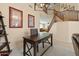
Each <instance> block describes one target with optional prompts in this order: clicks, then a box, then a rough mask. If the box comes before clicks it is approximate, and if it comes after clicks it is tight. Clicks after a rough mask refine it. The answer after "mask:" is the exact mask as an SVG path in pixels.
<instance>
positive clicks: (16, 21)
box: [9, 7, 23, 28]
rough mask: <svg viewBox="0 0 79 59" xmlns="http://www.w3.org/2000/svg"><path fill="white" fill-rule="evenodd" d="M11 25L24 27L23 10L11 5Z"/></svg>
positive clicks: (12, 26)
mask: <svg viewBox="0 0 79 59" xmlns="http://www.w3.org/2000/svg"><path fill="white" fill-rule="evenodd" d="M9 27H10V28H22V27H23V12H22V11H21V10H18V9H16V8H13V7H9Z"/></svg>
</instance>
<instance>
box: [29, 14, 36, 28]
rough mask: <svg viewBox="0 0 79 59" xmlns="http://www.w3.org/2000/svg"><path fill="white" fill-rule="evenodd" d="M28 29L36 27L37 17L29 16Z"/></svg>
mask: <svg viewBox="0 0 79 59" xmlns="http://www.w3.org/2000/svg"><path fill="white" fill-rule="evenodd" d="M28 27H29V28H31V27H35V16H33V15H30V14H28Z"/></svg>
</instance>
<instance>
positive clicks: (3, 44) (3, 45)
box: [0, 42, 10, 50]
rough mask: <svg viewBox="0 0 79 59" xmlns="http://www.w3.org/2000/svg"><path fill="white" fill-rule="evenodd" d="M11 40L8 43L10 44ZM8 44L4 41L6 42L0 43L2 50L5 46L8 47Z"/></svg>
mask: <svg viewBox="0 0 79 59" xmlns="http://www.w3.org/2000/svg"><path fill="white" fill-rule="evenodd" d="M9 43H10V42H8V44H9ZM6 46H7V42H4V43H2V44H1V45H0V50H2V49H3V48H4V47H6Z"/></svg>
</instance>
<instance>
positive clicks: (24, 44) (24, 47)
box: [23, 39, 26, 56]
mask: <svg viewBox="0 0 79 59" xmlns="http://www.w3.org/2000/svg"><path fill="white" fill-rule="evenodd" d="M25 52H26V42H25V39H24V40H23V56H25Z"/></svg>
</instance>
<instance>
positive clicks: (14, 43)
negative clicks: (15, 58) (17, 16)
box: [0, 3, 46, 53]
mask: <svg viewBox="0 0 79 59" xmlns="http://www.w3.org/2000/svg"><path fill="white" fill-rule="evenodd" d="M9 6H11V7H14V8H16V9H19V10H21V11H23V28H9ZM0 11H1V12H2V14H3V16H4V17H5V18H4V22H5V24H6V25H7V27H6V30H7V33H8V39H9V41H10V42H11V43H10V47H11V49H13V51H18V50H19V51H20V52H21V53H22V48H23V45H22V44H23V38H22V37H23V36H24V32H25V31H28V30H26V29H28V14H31V15H34V16H35V28H39V19H40V16H39V14H40V15H41V16H42V15H46V14H45V13H44V12H40V11H34V9H33V7H32V8H31V7H29V4H20V3H19V4H0Z"/></svg>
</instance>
